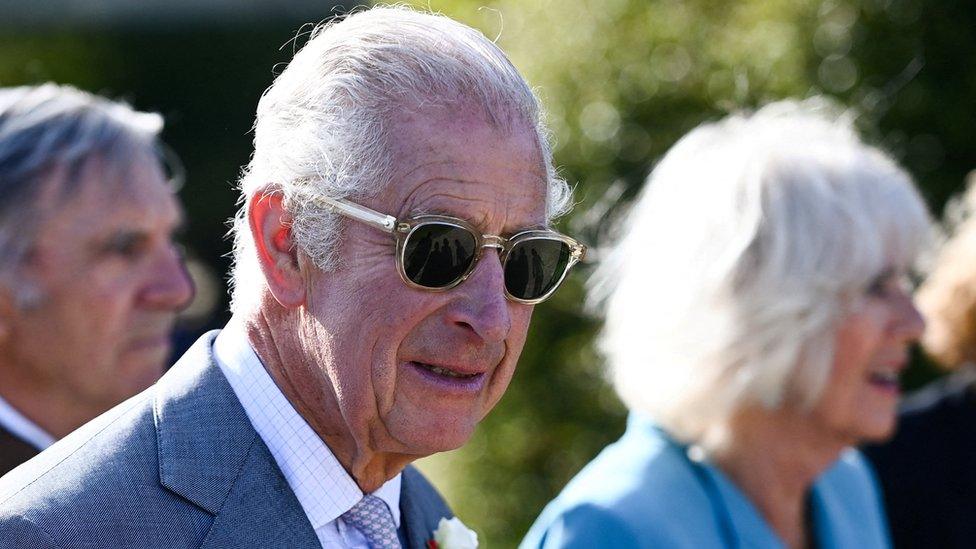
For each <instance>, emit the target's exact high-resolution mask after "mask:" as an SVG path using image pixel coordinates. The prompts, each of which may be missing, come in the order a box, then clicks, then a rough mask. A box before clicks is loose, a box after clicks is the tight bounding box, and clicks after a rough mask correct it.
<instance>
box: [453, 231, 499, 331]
mask: <svg viewBox="0 0 976 549" xmlns="http://www.w3.org/2000/svg"><path fill="white" fill-rule="evenodd" d="M451 291H452V292H457V293H458V298H457V299H455V300H454V301H453V303H452V305H451V311H450V314H449V316H448V319H449V320H450V321H451V322H453V323H454V324H456V325H460V326H463V327H464V328H465V329H468V330H471V331H472V332H474V333H475V334H477V335H478V337H480V338H481V339H482V340H484V341H486V342H489V343H497V342H503V341H505V338H507V337H508V334H509V332H510V331H511V329H512V316H511V311H510V309H509V307H510V306H511V305H512V303H511V302H509V301H508V299H506V298H505V273H504V271H503V269H502V264H501V262H500V261H499V260H498V252H497V251H492V250H485V252H484V254H483V255H482V256H481V259H480V260H479V261H478V264H477V265H476V266H475V268H474V271H472V273H471V274H470V275H469V276H468V278H467V279H466V280H465V281H464V282H462V283H461V284H460V285H459V286H458V287H456V288H454V289H453V290H451Z"/></svg>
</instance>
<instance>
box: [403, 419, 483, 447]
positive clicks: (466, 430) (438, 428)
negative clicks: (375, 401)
mask: <svg viewBox="0 0 976 549" xmlns="http://www.w3.org/2000/svg"><path fill="white" fill-rule="evenodd" d="M445 419H446V420H445ZM410 423H412V425H409V426H408V425H406V424H401V425H400V426H399V427H400V428H398V429H397V431H399V432H397V433H395V434H394V437H395V438H396V439H397V440H398V441H399V442H400V444H402V445H403V446H404V447H405V448H406V453H409V454H414V455H418V456H429V455H431V454H437V453H440V452H449V451H451V450H457V449H458V448H460V447H462V446H464V445H465V444H466V443H467V442H468V440H470V439H471V435H473V434H474V429H475V427H476V426H477V423H475V422H468V421H457V420H456V419H455V420H452V419H449V418H444V419H441V420H434V421H430V422H424V423H423V424H419V423H414V422H410Z"/></svg>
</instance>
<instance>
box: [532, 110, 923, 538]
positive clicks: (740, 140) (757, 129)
mask: <svg viewBox="0 0 976 549" xmlns="http://www.w3.org/2000/svg"><path fill="white" fill-rule="evenodd" d="M928 224H929V219H928V215H927V213H926V209H925V206H924V204H923V202H922V200H921V199H920V197H919V195H918V193H917V191H916V190H915V188H914V186H913V184H912V181H911V179H910V178H909V176H908V175H907V174H906V173H905V172H904V170H902V169H901V168H900V167H898V166H897V164H896V163H895V162H894V161H893V160H891V158H889V157H888V156H886V155H885V154H884V153H882V152H881V151H879V150H878V149H876V148H873V147H870V146H868V145H865V144H864V143H863V142H862V141H861V140H860V139H859V138H858V136H857V134H856V133H855V131H854V130H853V129H852V127H851V124H850V123H849V122H848V120H847V119H846V118H845V117H844V116H842V115H840V114H837V113H836V112H835V111H832V110H831V109H830V108H828V107H827V106H826V105H824V104H823V103H822V102H816V101H807V102H803V103H797V102H781V103H775V104H772V105H768V106H766V107H764V108H762V109H760V110H759V111H757V112H755V113H752V114H735V115H732V116H729V117H727V118H726V119H724V120H722V121H720V122H717V123H710V124H704V125H702V126H700V127H698V128H696V129H695V130H693V131H692V132H690V133H689V134H688V135H686V136H685V137H684V138H682V139H681V140H680V141H679V142H678V143H677V144H676V145H675V146H674V147H673V148H672V149H671V150H670V151H669V152H668V154H667V155H666V156H665V157H664V159H663V160H662V161H661V163H660V164H659V165H658V167H657V168H656V169H655V170H654V172H653V173H652V174H651V176H650V178H649V180H648V183H647V186H646V188H645V190H644V192H643V194H642V196H641V197H640V198H639V200H638V201H637V203H636V204H635V205H634V207H633V210H632V212H631V214H630V216H629V217H628V218H627V223H626V224H625V226H624V232H623V236H622V239H621V240H620V241H619V242H618V243H616V245H615V246H614V248H613V250H612V251H611V252H610V256H609V258H608V260H607V261H606V262H605V263H604V264H603V265H602V267H601V269H602V270H601V271H600V272H599V273H598V274H597V276H596V278H595V281H594V291H595V292H596V294H597V295H598V296H602V297H604V298H605V303H606V326H605V330H604V333H603V336H602V340H601V346H602V349H603V351H604V352H605V354H606V356H607V359H608V362H609V365H610V372H611V377H612V379H613V382H614V385H615V387H616V389H617V392H618V394H619V395H620V397H621V398H622V399H623V401H624V403H625V404H626V405H627V406H628V407H629V408H630V410H631V412H632V413H631V417H630V420H629V422H628V426H627V431H626V433H625V434H624V435H623V438H621V439H620V440H619V441H618V442H616V443H614V444H612V445H611V446H609V447H608V448H606V449H605V450H604V451H603V452H602V453H601V454H600V455H599V456H598V457H597V458H596V459H595V460H593V462H591V463H590V464H589V465H588V466H587V467H586V468H585V469H584V470H583V471H582V472H580V473H579V474H578V475H577V477H576V478H575V479H573V480H572V481H571V482H570V483H569V485H568V486H567V487H566V488H565V490H564V491H563V492H562V494H560V495H559V497H558V498H556V500H554V501H553V502H552V503H551V504H550V505H549V506H548V507H547V508H546V509H545V510H544V511H543V513H542V515H541V516H540V517H539V519H538V521H537V522H536V524H535V525H534V526H533V528H532V529H531V530H530V532H529V534H528V537H527V538H526V540H525V541H524V542H523V547H656V548H685V547H686V548H695V549H700V548H709V547H742V548H746V547H748V548H752V547H781V546H788V547H858V548H871V547H885V546H887V545H888V544H889V540H888V534H887V527H886V524H885V519H884V515H883V511H882V508H881V504H880V495H879V492H878V490H877V487H876V485H875V482H874V479H873V477H872V474H871V472H870V470H869V468H868V467H867V465H866V464H865V461H864V459H863V458H862V457H861V455H860V454H859V453H858V452H857V451H855V450H853V449H851V447H853V446H855V445H857V444H859V443H862V442H864V441H868V440H878V439H883V438H884V437H887V436H888V435H889V434H890V433H891V432H892V430H893V428H894V425H895V417H896V407H897V401H898V397H899V389H898V375H899V373H900V372H901V370H902V369H903V368H904V367H905V365H906V361H907V359H908V348H909V345H910V344H911V343H912V342H913V341H915V340H916V339H917V338H918V337H919V336H920V335H921V333H922V330H923V321H922V318H921V316H920V315H919V314H918V311H917V310H916V309H915V307H914V305H913V304H912V300H911V296H910V295H909V292H908V289H907V286H906V284H905V283H904V279H905V275H906V272H907V270H908V269H909V267H910V265H912V263H913V262H914V260H915V257H916V255H917V253H918V252H919V250H920V248H921V247H922V245H923V243H924V240H925V238H926V236H927V234H928Z"/></svg>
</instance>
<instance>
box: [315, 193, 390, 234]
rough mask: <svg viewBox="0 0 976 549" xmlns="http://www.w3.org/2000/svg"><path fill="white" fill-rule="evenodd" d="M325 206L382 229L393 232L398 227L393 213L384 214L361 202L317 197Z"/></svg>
mask: <svg viewBox="0 0 976 549" xmlns="http://www.w3.org/2000/svg"><path fill="white" fill-rule="evenodd" d="M316 200H317V201H318V202H319V203H321V204H322V205H323V206H325V207H327V208H329V209H331V210H334V211H336V212H338V213H340V214H342V215H344V216H346V217H351V218H353V219H355V220H357V221H362V222H363V223H366V224H368V225H372V226H373V227H376V228H377V229H379V230H381V231H386V232H388V233H392V232H393V231H394V230H395V229H396V218H395V217H393V216H392V215H384V214H381V213H379V212H377V211H376V210H371V209H369V208H367V207H365V206H360V205H359V204H353V203H352V202H349V201H347V200H341V199H335V198H328V197H318V198H317V199H316Z"/></svg>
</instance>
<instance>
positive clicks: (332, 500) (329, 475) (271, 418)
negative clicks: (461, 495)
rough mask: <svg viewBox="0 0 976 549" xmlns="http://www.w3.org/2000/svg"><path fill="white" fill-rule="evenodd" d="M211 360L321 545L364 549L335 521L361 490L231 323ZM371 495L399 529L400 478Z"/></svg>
mask: <svg viewBox="0 0 976 549" xmlns="http://www.w3.org/2000/svg"><path fill="white" fill-rule="evenodd" d="M214 357H215V358H216V360H217V365H218V366H220V369H221V371H223V373H224V376H226V377H227V381H229V382H230V386H231V387H232V388H233V389H234V393H235V394H236V395H237V399H238V400H240V401H241V405H243V406H244V411H245V412H246V413H247V417H248V418H249V419H250V420H251V424H252V425H253V426H254V430H255V431H257V433H258V435H259V436H260V437H261V439H262V440H264V443H265V444H266V445H267V446H268V449H269V450H271V455H272V456H273V457H274V460H275V462H276V463H277V464H278V468H279V469H281V472H282V474H284V477H285V480H286V481H288V486H290V487H291V489H292V491H293V492H294V493H295V497H296V498H298V503H299V504H300V505H301V506H302V510H303V511H305V515H306V516H307V517H308V520H309V522H310V523H311V524H312V527H313V528H314V529H315V534H316V535H317V536H318V538H319V542H320V543H321V544H322V547H349V548H355V549H360V548H362V549H368V546H367V544H366V538H365V537H363V535H362V534H361V533H360V532H359V531H358V530H356V529H355V528H353V527H352V526H350V525H348V524H346V522H345V521H344V520H342V519H341V518H339V517H340V516H341V515H342V514H343V513H345V512H346V511H348V510H349V509H351V508H352V506H353V505H355V504H356V503H357V502H359V500H360V499H362V497H363V492H362V491H361V490H360V489H359V486H357V485H356V482H355V481H354V480H353V479H352V477H351V476H349V473H347V472H346V470H345V469H343V467H342V465H341V464H340V463H339V460H337V459H336V457H335V455H333V453H332V451H331V450H329V447H328V446H326V445H325V443H324V442H323V441H322V439H321V438H319V436H318V435H317V434H315V431H313V430H312V428H311V427H310V426H309V425H308V423H306V422H305V420H304V419H303V418H302V416H301V415H299V414H298V412H297V411H296V410H295V408H294V407H293V406H292V405H291V403H290V402H289V401H288V399H287V398H285V395H284V393H282V392H281V389H279V388H278V386H277V385H276V384H275V382H274V380H273V379H271V376H270V375H268V372H267V370H265V369H264V365H263V364H262V363H261V360H260V359H259V358H258V356H257V354H256V353H255V352H254V349H253V348H252V347H251V344H250V342H249V341H248V339H247V333H246V332H245V330H244V326H243V325H242V324H241V323H240V322H239V321H237V320H236V319H231V321H230V322H229V323H228V324H227V326H226V327H225V328H224V329H223V330H222V331H221V332H220V334H218V335H217V340H216V341H215V342H214ZM373 495H375V496H377V497H379V498H380V499H382V500H383V501H384V502H385V503H386V505H387V507H389V509H390V513H391V514H392V515H393V522H394V523H395V524H396V525H397V527H398V528H399V526H400V475H397V476H395V477H393V478H392V479H390V480H388V481H387V482H386V484H384V485H383V486H381V487H380V488H379V489H378V490H377V491H375V492H373Z"/></svg>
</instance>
